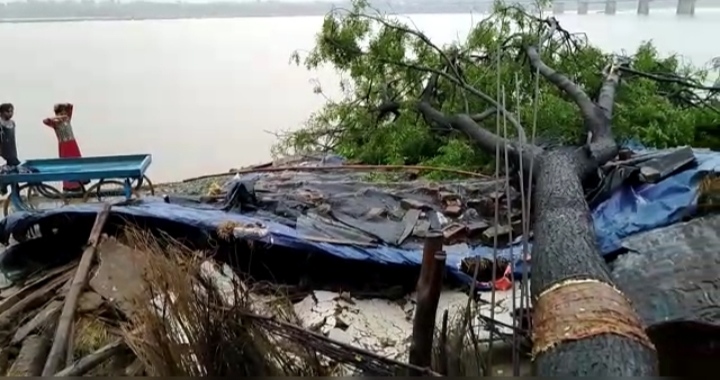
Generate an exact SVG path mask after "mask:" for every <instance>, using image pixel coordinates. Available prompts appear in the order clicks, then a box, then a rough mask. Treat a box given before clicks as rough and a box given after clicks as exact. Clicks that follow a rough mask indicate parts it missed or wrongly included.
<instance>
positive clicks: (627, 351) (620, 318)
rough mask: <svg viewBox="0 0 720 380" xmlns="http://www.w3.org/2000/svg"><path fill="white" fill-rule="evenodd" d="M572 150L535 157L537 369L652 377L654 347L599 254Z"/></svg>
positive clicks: (575, 153)
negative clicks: (536, 165) (617, 288)
mask: <svg viewBox="0 0 720 380" xmlns="http://www.w3.org/2000/svg"><path fill="white" fill-rule="evenodd" d="M578 154H582V153H578V151H577V150H575V151H571V150H569V148H565V149H563V150H558V151H551V152H546V153H544V154H542V155H540V157H539V160H538V161H539V162H537V164H538V170H537V171H536V174H537V175H538V178H537V182H536V187H535V190H534V200H535V202H534V205H535V208H534V218H535V230H534V232H535V233H534V236H535V241H534V247H533V252H532V268H533V276H532V294H533V297H534V298H535V301H534V304H535V314H534V318H533V319H534V320H533V322H534V328H533V338H534V348H533V351H534V352H533V353H534V358H535V360H534V364H535V372H536V375H538V376H651V375H655V374H657V362H656V361H657V359H656V353H655V350H654V348H653V346H652V343H650V341H649V339H648V338H647V335H645V332H644V329H643V326H642V325H641V322H640V319H639V318H638V316H637V314H636V313H635V311H634V310H633V308H632V307H631V305H630V304H629V302H628V301H627V300H626V299H625V297H624V296H623V295H622V294H621V293H620V292H619V291H617V290H615V288H614V286H613V283H612V280H611V279H610V273H609V271H608V268H607V266H606V264H605V262H604V261H603V259H602V257H601V256H600V252H599V249H598V247H597V242H596V237H595V231H594V228H593V224H592V217H591V215H590V210H589V208H588V205H587V203H586V201H585V196H584V193H583V188H582V185H581V183H580V178H579V176H578V172H579V171H581V172H582V171H584V170H583V169H584V168H580V167H579V166H578V159H580V160H581V158H580V157H578Z"/></svg>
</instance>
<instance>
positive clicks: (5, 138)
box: [0, 103, 20, 166]
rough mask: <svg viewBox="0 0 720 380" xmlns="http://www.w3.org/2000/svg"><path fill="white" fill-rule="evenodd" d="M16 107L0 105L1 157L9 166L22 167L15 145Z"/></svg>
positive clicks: (6, 104)
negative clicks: (14, 116) (14, 117)
mask: <svg viewBox="0 0 720 380" xmlns="http://www.w3.org/2000/svg"><path fill="white" fill-rule="evenodd" d="M14 114H15V107H13V105H12V104H11V103H3V104H0V156H2V158H4V159H5V163H6V164H7V165H8V166H18V165H20V160H18V156H17V145H16V143H15V121H14V120H13V119H12V118H13V115H14Z"/></svg>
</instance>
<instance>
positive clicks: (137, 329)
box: [0, 232, 519, 376]
mask: <svg viewBox="0 0 720 380" xmlns="http://www.w3.org/2000/svg"><path fill="white" fill-rule="evenodd" d="M134 234H137V232H134ZM131 235H132V234H131ZM141 235H142V234H141ZM127 236H128V235H127V234H126V235H125V237H118V238H115V237H109V236H103V237H101V238H100V239H99V240H100V241H99V243H98V245H97V260H96V261H97V262H96V263H95V264H93V265H92V267H91V271H90V276H89V278H88V280H87V285H86V286H84V287H83V291H82V292H81V293H80V295H79V296H78V299H77V305H76V306H75V310H74V318H73V319H74V321H73V323H72V328H71V329H70V338H69V342H68V347H70V348H71V350H72V352H70V354H69V355H67V359H66V358H65V357H64V356H63V359H62V360H61V363H60V364H61V365H60V368H59V369H58V370H56V371H55V375H56V376H82V375H108V376H121V375H136V376H140V375H171V374H175V375H178V374H183V375H193V376H205V375H208V376H209V375H210V374H213V373H221V372H217V371H218V369H217V368H210V367H209V366H211V365H219V364H217V363H214V364H212V363H208V360H210V359H208V357H204V356H203V354H202V349H203V348H202V347H204V346H203V345H204V344H212V345H213V349H218V350H223V348H222V347H216V346H217V342H215V340H217V339H219V338H217V339H213V341H212V342H206V343H202V342H203V339H205V335H206V334H211V333H212V331H211V330H208V329H212V328H220V329H222V331H225V332H224V333H223V336H224V338H223V339H227V340H228V342H233V339H253V340H254V341H255V343H252V344H251V346H254V347H255V348H254V350H258V351H257V352H256V356H253V357H255V359H252V360H255V363H254V364H252V365H251V366H254V369H253V370H252V372H250V373H252V374H258V373H259V374H265V375H268V376H269V375H280V374H292V375H330V374H332V375H343V376H347V375H353V374H356V373H358V372H357V371H358V368H365V370H364V371H370V372H363V373H380V374H382V373H385V374H390V373H395V372H397V371H398V368H403V366H409V365H408V364H404V363H406V362H407V357H408V347H409V343H410V337H411V335H412V328H413V316H414V313H415V306H416V305H415V299H416V297H415V295H414V294H409V295H405V296H403V297H400V299H398V300H395V301H391V300H386V299H360V298H356V297H353V296H352V295H351V293H349V292H331V291H323V290H315V291H311V292H310V293H309V294H308V295H307V296H306V297H305V298H304V299H302V300H301V301H299V302H297V303H295V304H294V305H292V304H291V303H290V302H289V301H288V300H287V299H286V298H284V296H283V295H282V294H274V295H273V294H268V292H267V291H265V292H263V293H262V294H260V293H256V292H255V291H254V290H253V287H252V285H250V283H248V282H246V281H245V280H243V279H242V278H241V277H240V276H238V274H236V273H235V271H234V270H233V269H232V268H231V267H230V266H229V265H227V264H224V263H219V262H216V261H214V260H213V259H209V258H204V255H199V254H197V253H195V252H192V251H190V250H189V249H187V248H178V247H177V246H174V245H171V246H165V247H163V248H159V244H158V245H155V246H152V245H148V244H147V243H143V244H146V246H143V245H138V244H137V242H135V243H133V242H132V239H130V238H128V237H127ZM128 239H129V240H128ZM77 268H78V261H72V262H71V263H68V264H67V265H64V266H60V267H57V268H52V269H49V270H47V271H45V272H43V273H35V274H34V275H33V276H31V277H30V278H27V279H26V280H25V284H26V285H25V286H23V287H17V286H11V287H9V288H6V289H5V290H4V291H2V292H0V299H1V301H0V310H1V311H2V312H0V320H1V321H5V324H4V326H5V327H6V328H7V329H8V330H9V331H10V335H8V336H6V337H0V338H1V339H0V344H1V345H0V347H1V350H0V364H2V359H3V358H5V359H8V360H7V363H8V364H10V369H9V370H8V372H7V374H8V375H18V376H20V375H31V376H39V374H40V373H41V372H42V369H43V364H45V361H46V358H47V356H48V352H49V351H50V343H51V341H50V338H49V337H50V336H51V335H52V333H53V332H54V331H55V329H56V327H57V326H58V324H57V322H58V319H59V318H60V314H61V310H62V309H63V305H64V303H65V301H66V300H65V297H66V296H67V294H68V291H69V290H70V285H69V284H70V282H71V281H72V280H71V279H72V278H73V274H74V273H75V272H76V271H77ZM159 273H162V274H159ZM153 276H155V277H153ZM158 276H160V277H162V278H159V277H158ZM188 289H191V290H188ZM203 289H204V290H203ZM163 292H165V293H163ZM187 292H191V293H192V294H193V295H191V296H188V295H187ZM213 293H215V294H217V295H218V296H219V297H220V298H219V299H220V300H221V301H220V304H218V305H217V306H211V304H210V303H212V302H215V301H211V300H212V298H213V296H211V294H213ZM511 293H512V292H503V293H498V302H497V303H496V308H495V309H494V311H492V312H491V311H490V310H491V309H490V307H489V306H488V305H487V304H486V302H480V305H481V306H479V308H478V310H476V312H477V313H478V316H477V317H476V318H474V320H473V321H472V323H471V326H473V329H474V330H475V331H474V334H475V335H476V336H477V337H478V339H480V340H483V339H487V337H488V334H489V332H488V331H487V330H486V328H485V327H484V326H487V323H485V322H486V319H488V318H490V316H491V314H492V318H494V319H496V320H497V321H498V323H500V325H498V326H501V325H503V324H507V325H512V315H511V313H510V311H509V310H510V309H509V305H508V302H509V301H508V297H509V296H510V294H511ZM515 293H516V294H517V295H519V292H515ZM163 294H165V295H163ZM183 294H185V295H183ZM188 297H190V298H188ZM163 300H164V301H163ZM167 302H170V304H167ZM466 304H467V295H466V294H465V293H463V292H461V291H458V290H447V291H444V292H443V293H442V294H441V297H440V301H439V307H438V310H439V311H440V312H439V313H438V318H437V322H438V323H441V322H442V321H441V315H442V311H444V310H448V311H449V314H450V318H451V319H454V318H458V317H459V316H460V315H461V314H462V311H463V310H464V308H465V306H466ZM283 305H284V306H283ZM220 306H222V307H223V308H225V311H222V310H220V309H218V310H217V311H213V310H214V309H213V308H215V307H220ZM168 308H169V309H176V310H175V311H169V314H168V310H169V309H168ZM178 308H179V309H178ZM160 310H164V311H163V312H162V313H158V312H159V311H160ZM193 310H194V311H193ZM231 310H235V311H231ZM208 313H209V314H208ZM215 313H219V314H217V315H215ZM151 314H152V315H155V317H151ZM213 315H215V316H213ZM207 318H211V319H212V318H217V319H216V320H215V321H214V322H212V321H208V320H207ZM201 320H202V321H203V322H202V323H200V322H201ZM11 323H12V324H14V327H12V326H13V325H12V324H11ZM199 324H202V325H203V327H202V328H201V329H198V326H199ZM208 324H209V325H208ZM190 326H193V327H192V328H190V329H188V328H189V327H190ZM212 326H215V327H212ZM228 329H230V330H228ZM246 329H253V330H256V329H258V330H257V331H255V332H253V333H252V334H250V335H247V334H246V333H244V332H242V331H244V330H246ZM181 331H182V333H181ZM233 331H234V332H233ZM496 331H498V332H499V333H501V334H512V331H511V329H508V328H505V327H498V330H496ZM250 336H253V338H250ZM260 337H261V338H260ZM207 338H209V336H208V337H207ZM257 339H260V341H265V340H266V341H267V342H274V343H272V344H273V345H277V346H278V348H277V350H278V351H272V353H267V352H264V351H262V350H266V349H267V347H265V344H260V341H257ZM172 342H175V343H172ZM312 342H315V343H312ZM178 344H179V346H178ZM228 344H229V343H228ZM245 344H247V343H245ZM150 346H153V347H150ZM235 346H237V344H235ZM162 347H166V348H164V349H163V348H162ZM181 347H184V348H182V349H181ZM263 347H265V348H263ZM158 350H160V351H158ZM163 350H164V351H163ZM248 350H250V351H252V350H253V349H250V348H248ZM353 350H356V351H353ZM161 351H162V352H166V351H167V352H173V351H177V352H176V353H174V354H172V355H174V356H172V357H171V358H170V357H162V355H160V354H159V352H161ZM261 351H262V352H263V353H262V354H260V352H261ZM311 352H312V353H311ZM318 353H320V354H321V356H320V357H317V355H318ZM225 355H229V354H227V353H226V354H225ZM244 355H251V356H252V355H255V354H252V353H248V352H245V354H244ZM265 357H267V358H265ZM313 357H316V359H311V358H313ZM358 357H367V358H368V359H367V360H365V359H363V362H362V363H358V362H357V360H356V359H353V358H358ZM261 358H265V359H261ZM317 358H320V359H321V360H320V361H317V360H318V359H317ZM188 360H189V361H188ZM217 360H223V361H224V363H225V362H233V361H235V362H237V361H240V359H239V358H236V359H235V360H230V359H229V358H228V357H222V355H220V358H217ZM248 360H251V358H248V357H244V359H242V361H244V362H247V361H248ZM312 360H315V361H314V362H313V361H312ZM171 361H174V362H177V363H180V364H173V365H172V366H171V365H170V364H168V363H169V362H171ZM163 363H164V364H163ZM182 363H184V364H182ZM188 363H192V366H194V367H195V368H196V369H190V367H189V366H188ZM363 363H364V364H363ZM223 365H225V366H228V365H229V364H227V363H226V364H223ZM5 368H7V366H6V367H5ZM263 368H264V369H263ZM393 368H394V369H393ZM0 369H2V368H0ZM227 370H230V369H227ZM213 371H215V372H213ZM235 371H236V370H235ZM361 372H362V371H361ZM233 373H236V372H233Z"/></svg>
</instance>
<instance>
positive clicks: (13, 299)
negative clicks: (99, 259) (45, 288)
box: [0, 261, 77, 313]
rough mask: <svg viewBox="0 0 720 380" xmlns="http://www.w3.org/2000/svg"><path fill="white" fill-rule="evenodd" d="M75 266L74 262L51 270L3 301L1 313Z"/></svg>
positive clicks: (0, 303)
mask: <svg viewBox="0 0 720 380" xmlns="http://www.w3.org/2000/svg"><path fill="white" fill-rule="evenodd" d="M75 265H77V263H76V262H74V261H73V262H72V263H69V264H66V265H63V266H61V267H57V268H54V269H51V270H49V271H47V272H46V273H45V274H43V275H42V276H40V277H38V278H35V279H33V280H32V282H30V283H29V284H27V285H26V286H24V287H23V288H21V289H20V290H18V291H17V292H15V293H12V294H11V295H9V296H8V297H7V298H5V299H3V300H2V302H0V313H3V312H5V311H7V310H8V309H10V308H11V307H13V306H14V305H15V304H16V303H18V302H20V300H22V299H23V298H25V297H27V296H28V295H29V294H31V293H33V292H34V291H35V290H37V288H38V287H40V286H42V285H44V284H46V283H47V282H48V281H51V280H52V279H53V278H55V277H57V276H58V275H60V274H62V273H64V272H66V271H67V270H68V269H70V268H72V267H74V266H75Z"/></svg>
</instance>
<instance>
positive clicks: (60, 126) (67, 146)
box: [43, 103, 89, 191]
mask: <svg viewBox="0 0 720 380" xmlns="http://www.w3.org/2000/svg"><path fill="white" fill-rule="evenodd" d="M53 110H54V111H55V117H49V118H47V119H45V120H43V124H45V125H47V126H48V127H50V128H52V129H53V130H54V131H55V136H56V137H57V140H58V155H59V156H60V158H78V157H82V154H80V147H79V146H78V143H77V141H76V140H75V135H74V134H73V130H72V124H71V121H72V114H73V105H72V104H70V103H59V104H56V105H55V106H54V107H53ZM85 183H89V181H88V182H85ZM85 183H80V182H68V181H65V182H63V191H78V190H81V186H82V185H83V184H85Z"/></svg>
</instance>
